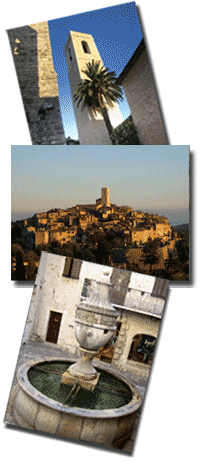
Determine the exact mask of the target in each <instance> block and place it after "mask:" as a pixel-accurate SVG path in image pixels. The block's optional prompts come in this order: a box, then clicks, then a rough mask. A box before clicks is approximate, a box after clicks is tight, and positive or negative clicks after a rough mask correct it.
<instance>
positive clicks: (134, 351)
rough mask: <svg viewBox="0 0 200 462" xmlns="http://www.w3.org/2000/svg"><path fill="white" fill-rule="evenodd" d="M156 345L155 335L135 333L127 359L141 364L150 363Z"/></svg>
mask: <svg viewBox="0 0 200 462" xmlns="http://www.w3.org/2000/svg"><path fill="white" fill-rule="evenodd" d="M155 345H156V337H153V336H152V335H146V334H137V335H135V336H134V337H133V341H132V344H131V348H130V351H129V355H128V360H130V361H136V362H139V363H143V364H151V362H152V359H153V354H154V349H155Z"/></svg>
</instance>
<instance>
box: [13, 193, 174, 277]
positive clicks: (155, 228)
mask: <svg viewBox="0 0 200 462" xmlns="http://www.w3.org/2000/svg"><path fill="white" fill-rule="evenodd" d="M101 192H102V195H101V198H99V199H97V200H96V202H95V204H87V205H84V204H81V205H76V206H74V207H70V208H67V209H65V210H64V209H60V208H58V209H53V210H49V211H47V212H44V213H36V214H35V215H34V216H33V217H31V218H27V219H25V220H18V221H16V222H14V223H12V226H11V235H12V240H11V241H12V279H15V276H16V274H15V273H16V270H17V268H16V265H17V255H18V257H19V251H20V247H21V248H22V252H21V254H22V260H23V261H22V264H23V267H26V266H28V265H29V263H30V260H31V262H32V271H33V269H34V268H33V267H34V266H35V270H34V272H35V271H36V268H37V267H38V262H39V257H40V254H41V251H42V250H45V251H50V252H53V253H57V254H60V255H66V256H71V257H73V258H80V259H83V260H88V261H93V262H95V261H96V262H97V263H101V264H109V265H111V266H116V267H121V268H124V269H130V270H131V271H141V272H143V271H144V266H145V272H146V273H147V272H150V273H152V270H154V272H155V270H162V271H163V269H164V268H165V266H166V260H168V259H169V257H170V255H171V256H172V255H173V254H174V253H176V246H177V242H178V241H179V239H180V238H179V237H178V236H177V233H176V232H174V231H173V230H172V228H171V226H170V224H169V222H168V219H167V218H166V217H162V216H159V215H154V214H149V213H143V212H140V211H134V210H133V209H132V207H129V206H117V205H115V204H111V202H110V191H109V188H102V191H101ZM33 260H34V264H33ZM21 278H22V279H23V278H25V279H29V277H25V276H24V277H22V276H21ZM16 279H18V278H16ZM33 279H34V278H33Z"/></svg>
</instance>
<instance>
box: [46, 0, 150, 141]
mask: <svg viewBox="0 0 200 462" xmlns="http://www.w3.org/2000/svg"><path fill="white" fill-rule="evenodd" d="M48 24H49V32H50V40H51V46H52V55H53V61H54V68H55V71H56V72H57V74H58V88H59V100H60V109H61V115H62V121H63V126H64V131H65V134H66V137H67V136H70V137H71V138H74V139H78V132H77V128H76V122H75V118H74V111H73V103H72V97H71V91H70V86H69V80H68V71H67V65H66V59H65V53H64V48H65V44H66V41H67V37H68V34H69V31H70V30H73V31H77V32H84V33H87V34H91V35H92V36H93V38H94V40H95V43H96V45H97V48H98V50H99V53H100V56H101V58H102V60H103V62H104V65H105V67H108V68H109V69H110V70H112V71H115V73H116V76H117V77H118V76H119V74H120V73H121V71H122V70H123V69H124V67H125V65H126V64H127V62H128V61H129V59H130V57H131V56H132V54H133V52H134V51H135V49H136V48H137V46H138V44H139V43H140V41H141V39H142V37H143V36H142V31H141V26H140V23H139V19H138V14H137V10H136V4H135V2H130V3H124V4H119V5H115V6H112V7H110V8H102V9H99V10H93V11H89V12H86V13H81V14H76V15H73V16H68V17H63V18H58V19H54V20H49V21H48ZM119 106H120V110H121V113H122V117H123V119H124V120H125V119H126V118H127V117H128V116H129V115H130V110H129V106H128V103H127V100H126V97H125V95H124V100H123V101H122V102H120V103H119Z"/></svg>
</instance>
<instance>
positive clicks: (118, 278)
mask: <svg viewBox="0 0 200 462" xmlns="http://www.w3.org/2000/svg"><path fill="white" fill-rule="evenodd" d="M130 276H131V272H130V271H127V270H122V269H120V268H113V271H112V275H111V278H110V282H111V284H112V287H111V290H110V301H111V303H113V304H114V305H123V304H124V301H125V298H126V293H127V289H128V285H129V281H130Z"/></svg>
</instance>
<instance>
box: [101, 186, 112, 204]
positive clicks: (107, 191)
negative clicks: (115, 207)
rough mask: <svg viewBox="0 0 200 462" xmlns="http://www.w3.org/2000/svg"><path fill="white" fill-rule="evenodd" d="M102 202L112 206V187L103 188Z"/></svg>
mask: <svg viewBox="0 0 200 462" xmlns="http://www.w3.org/2000/svg"><path fill="white" fill-rule="evenodd" d="M101 203H102V205H105V206H106V207H110V189H109V188H101Z"/></svg>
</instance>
